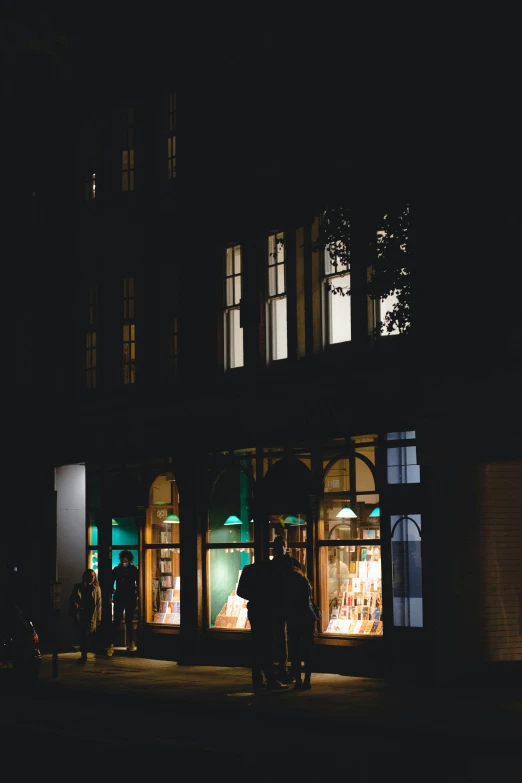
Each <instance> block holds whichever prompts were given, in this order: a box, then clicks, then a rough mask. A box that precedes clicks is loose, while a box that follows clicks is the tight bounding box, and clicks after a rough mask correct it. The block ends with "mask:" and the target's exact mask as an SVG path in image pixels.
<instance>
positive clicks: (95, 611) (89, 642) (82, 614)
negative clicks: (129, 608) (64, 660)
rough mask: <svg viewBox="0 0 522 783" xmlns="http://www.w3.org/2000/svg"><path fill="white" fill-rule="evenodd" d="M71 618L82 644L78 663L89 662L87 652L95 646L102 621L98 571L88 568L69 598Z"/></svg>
mask: <svg viewBox="0 0 522 783" xmlns="http://www.w3.org/2000/svg"><path fill="white" fill-rule="evenodd" d="M69 616H70V617H72V618H73V620H74V621H75V622H76V623H77V628H78V638H79V642H80V657H79V658H78V663H86V662H87V652H89V651H91V652H94V650H92V647H93V646H95V645H94V642H93V639H95V634H96V631H97V629H98V627H99V625H100V623H101V620H102V594H101V589H100V585H99V582H98V580H97V578H96V571H93V569H92V568H87V570H86V571H84V572H83V576H82V581H81V582H77V583H76V584H75V585H74V587H73V589H72V591H71V595H70V597H69Z"/></svg>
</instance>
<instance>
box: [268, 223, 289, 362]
mask: <svg viewBox="0 0 522 783" xmlns="http://www.w3.org/2000/svg"><path fill="white" fill-rule="evenodd" d="M267 276H268V299H267V304H266V310H267V319H266V321H267V345H268V361H276V360H277V359H286V358H287V356H288V334H287V296H286V269H285V237H284V234H283V233H281V232H280V233H278V234H270V235H269V237H268V255H267Z"/></svg>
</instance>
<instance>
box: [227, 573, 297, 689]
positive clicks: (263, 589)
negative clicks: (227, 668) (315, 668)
mask: <svg viewBox="0 0 522 783" xmlns="http://www.w3.org/2000/svg"><path fill="white" fill-rule="evenodd" d="M275 588H276V582H275V580H274V568H273V563H272V561H271V560H256V561H255V562H254V563H251V564H250V565H246V566H244V567H243V570H242V572H241V576H240V578H239V582H238V586H237V590H236V592H237V595H238V596H239V597H240V598H245V599H246V600H247V601H248V603H247V612H248V620H249V622H250V632H251V636H252V687H253V689H254V690H255V691H259V690H262V689H263V688H264V687H265V685H266V689H267V690H270V691H275V690H280V691H284V690H288V685H284V684H283V683H281V682H279V680H278V679H277V678H276V676H275V674H274V666H273V660H272V642H273V618H274V606H275V602H276V601H282V594H279V595H276V592H275ZM263 676H264V680H263Z"/></svg>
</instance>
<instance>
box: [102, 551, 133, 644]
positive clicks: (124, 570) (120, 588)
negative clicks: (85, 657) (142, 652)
mask: <svg viewBox="0 0 522 783" xmlns="http://www.w3.org/2000/svg"><path fill="white" fill-rule="evenodd" d="M133 560H134V555H133V554H132V552H130V551H129V550H128V549H123V550H122V551H121V552H120V563H119V565H117V566H116V567H115V568H113V569H112V582H111V590H112V589H113V587H114V584H116V589H115V591H114V615H113V621H112V639H111V643H110V646H109V649H108V650H107V655H108V656H109V658H110V657H111V655H113V653H114V642H115V639H116V634H117V633H118V629H119V627H120V623H121V621H122V619H123V615H125V628H126V632H127V650H129V652H134V651H135V650H136V641H135V639H134V626H133V620H134V613H135V611H136V607H137V606H138V569H137V567H136V566H135V565H133Z"/></svg>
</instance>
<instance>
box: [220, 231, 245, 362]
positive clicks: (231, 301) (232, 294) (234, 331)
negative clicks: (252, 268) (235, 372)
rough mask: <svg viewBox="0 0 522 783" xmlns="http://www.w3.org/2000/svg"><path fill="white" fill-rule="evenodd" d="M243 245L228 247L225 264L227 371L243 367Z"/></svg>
mask: <svg viewBox="0 0 522 783" xmlns="http://www.w3.org/2000/svg"><path fill="white" fill-rule="evenodd" d="M241 274H242V271H241V245H233V246H232V247H228V248H227V251H226V263H225V308H224V324H223V326H224V340H225V345H224V349H225V351H224V355H225V370H231V369H234V368H235V367H242V366H243V329H242V328H241V312H240V307H241V295H242V293H241V292H242V282H241Z"/></svg>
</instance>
